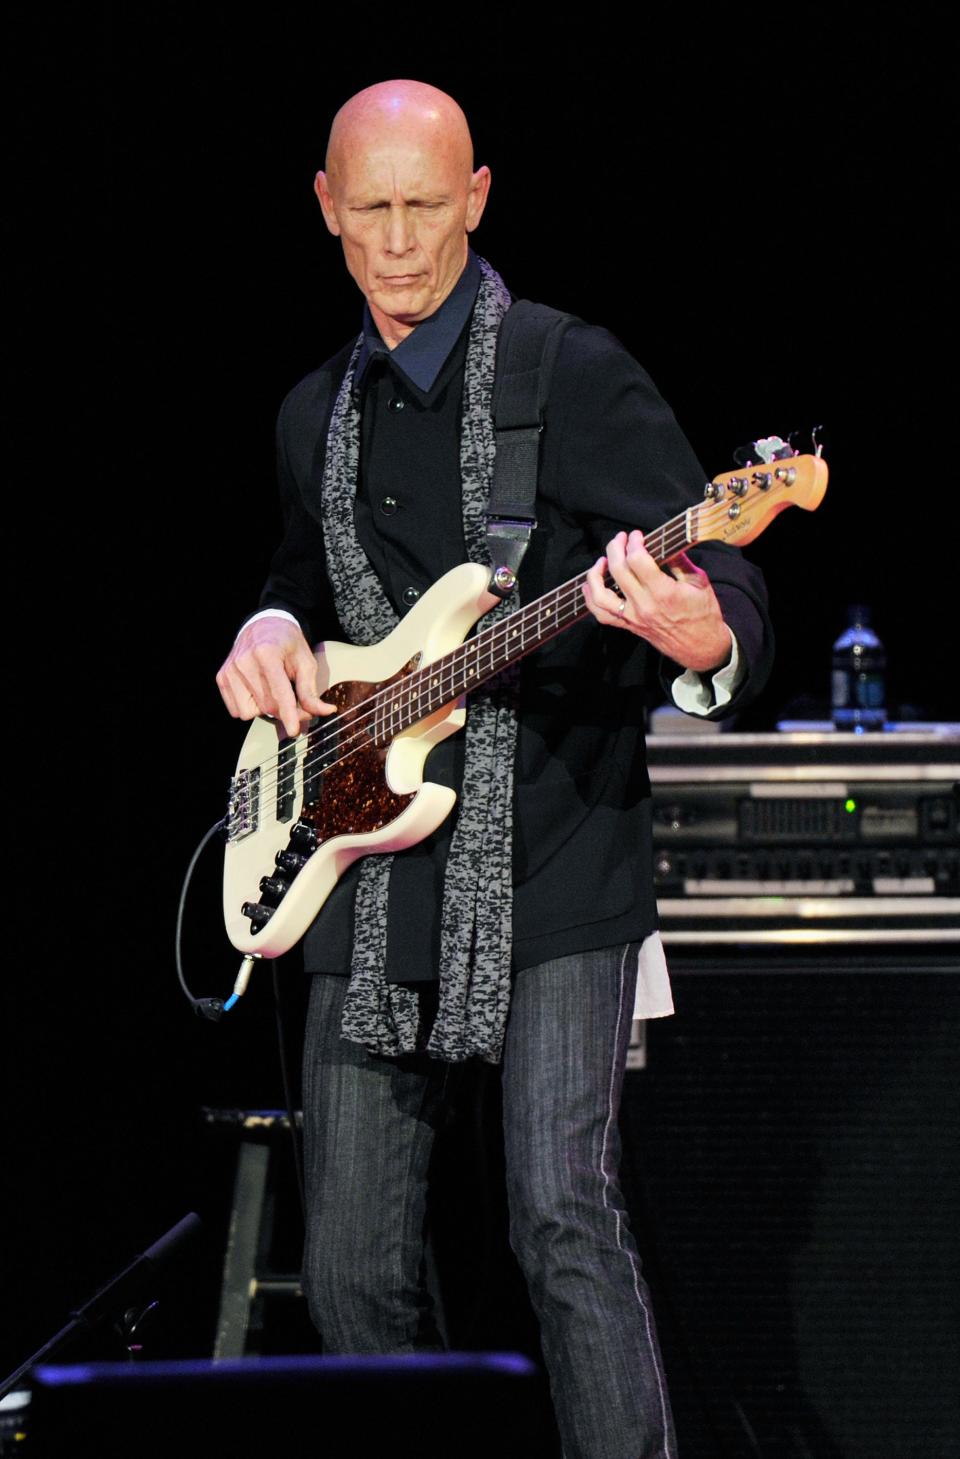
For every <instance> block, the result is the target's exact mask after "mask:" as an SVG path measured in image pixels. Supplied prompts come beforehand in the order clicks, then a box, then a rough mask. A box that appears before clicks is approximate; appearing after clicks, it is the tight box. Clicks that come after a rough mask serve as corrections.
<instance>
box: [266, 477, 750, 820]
mask: <svg viewBox="0 0 960 1459" xmlns="http://www.w3.org/2000/svg"><path fill="white" fill-rule="evenodd" d="M717 505H718V504H716V503H698V504H696V505H695V506H694V507H693V508H692V509H690V511H692V512H695V513H697V514H698V517H699V514H700V513H702V512H704V509H705V508H706V511H707V512H711V513H712V515H714V516H725V515H727V508H726V507H724V508H722V509H721V510H720V511H719V512H717V511H716V510H715V509H716V507H717ZM688 515H689V512H685V513H684V514H683V515H682V517H680V518H676V519H674V520H673V521H671V522H668V523H666V524H665V525H664V527H663V528H660V529H658V530H657V532H656V533H650V534H649V536H648V537H647V539H646V541H647V543H648V544H649V545H652V546H653V547H654V554H651V555H655V553H656V552H657V551H661V550H662V557H661V558H660V559H659V560H660V561H661V562H666V561H667V560H668V558H669V557H675V556H676V555H677V554H678V551H681V550H683V548H684V547H685V546H695V545H696V541H697V540H703V534H701V536H700V537H699V538H697V539H694V540H691V541H688V540H687V537H686V531H685V529H686V526H687V525H688V524H687V520H686V519H687V517H688ZM696 525H698V526H699V525H700V524H699V521H698V522H697V524H696ZM678 529H679V530H680V532H681V536H680V538H679V539H677V538H676V532H677V530H678ZM670 536H672V537H673V538H674V540H673V541H668V540H667V539H668V537H670ZM659 537H662V538H663V539H664V540H663V542H657V541H656V540H653V539H656V538H659ZM585 580H586V574H581V575H580V576H579V577H577V578H574V579H571V580H570V581H569V582H567V583H563V584H561V585H560V587H558V588H555V589H552V590H551V592H549V593H546V594H544V595H543V596H542V597H541V598H539V599H536V600H535V601H534V602H533V603H529V604H527V606H526V607H525V608H523V609H519V610H517V612H516V613H514V614H511V615H510V618H508V619H503V620H502V621H501V622H500V623H498V624H497V625H495V626H494V627H493V628H491V629H489V630H487V633H488V635H489V637H488V638H486V639H484V638H483V637H482V636H478V637H476V638H473V639H470V640H468V642H466V643H464V644H460V645H458V646H457V648H456V649H454V650H451V652H450V653H449V654H448V655H444V656H443V657H442V658H441V659H439V660H437V661H435V662H434V663H432V664H428V665H424V666H423V668H421V669H417V670H415V671H414V672H413V673H412V674H410V675H407V676H405V677H404V678H403V679H401V680H399V681H398V682H397V683H395V684H392V685H390V686H388V687H387V688H386V689H383V688H379V689H377V690H376V691H375V692H374V694H373V695H371V696H369V698H368V699H366V700H361V701H360V703H359V704H358V705H356V706H353V708H352V710H351V711H350V713H351V715H352V718H351V720H350V728H351V730H352V731H353V732H354V733H353V735H352V739H348V740H345V741H344V740H339V733H340V731H339V729H338V727H337V722H338V721H340V720H342V719H343V717H344V712H343V711H341V713H340V714H338V715H336V716H333V717H331V718H328V719H325V720H324V721H323V722H322V723H321V724H320V725H318V726H316V727H315V728H314V729H313V730H311V731H309V732H307V734H306V735H305V736H298V737H297V739H295V740H291V741H289V743H288V744H287V745H286V746H285V747H284V751H283V752H280V753H279V754H278V755H276V756H274V757H272V760H267V761H265V762H263V765H262V766H261V767H259V768H260V769H261V777H260V781H259V783H258V793H259V795H260V796H262V797H265V796H266V795H267V794H268V793H269V794H274V793H275V794H276V795H277V797H279V796H281V795H282V794H283V793H284V791H285V790H286V789H287V786H288V784H290V783H293V782H294V781H295V780H296V776H297V773H298V770H299V771H301V772H302V773H303V774H304V775H307V774H314V775H319V774H322V773H324V772H325V771H326V770H330V769H333V768H334V767H335V766H337V765H339V764H342V763H343V762H344V761H345V760H346V759H348V758H349V757H350V756H351V755H352V754H355V753H356V752H357V750H359V749H361V748H363V747H368V746H369V744H370V739H369V736H368V733H367V729H368V727H369V725H370V722H371V721H373V723H374V724H376V720H377V718H378V716H379V717H380V718H381V719H382V721H383V723H384V724H385V725H386V723H387V722H388V720H389V719H391V718H392V717H393V715H394V713H395V711H396V710H397V708H399V709H400V710H401V712H403V711H406V712H407V713H408V712H409V709H410V704H411V703H412V692H411V691H412V690H414V689H415V688H416V686H417V681H418V680H420V681H422V680H424V679H426V678H429V677H438V678H439V679H440V680H441V683H442V681H443V680H444V679H447V680H448V681H449V688H448V690H446V691H445V690H441V692H442V694H443V698H442V700H441V702H440V703H439V704H436V705H432V704H431V707H430V708H428V709H427V710H426V711H425V712H424V713H423V714H420V715H418V716H417V717H418V718H426V717H427V716H428V715H429V714H432V713H436V712H437V711H438V710H439V709H441V708H443V707H444V706H445V705H446V704H450V703H452V702H453V700H455V699H458V698H460V697H461V695H462V694H463V693H464V692H466V691H467V689H468V688H470V687H476V685H477V683H478V682H483V679H485V678H489V677H492V675H493V674H494V673H496V672H498V671H499V669H500V668H502V667H503V664H501V665H499V666H498V668H497V669H495V668H494V667H493V657H494V655H495V653H496V651H497V650H498V649H501V648H502V647H503V645H504V643H505V641H506V639H507V638H508V637H510V636H511V635H512V633H515V632H520V633H521V641H522V637H523V633H524V631H525V630H526V627H527V626H528V624H529V623H530V622H531V620H532V621H533V622H539V621H540V620H541V619H542V617H543V615H544V612H547V613H548V614H549V616H550V617H551V618H552V619H553V620H554V627H553V628H552V630H551V636H552V635H553V634H555V633H556V632H558V631H562V630H563V629H565V628H567V627H570V626H572V624H573V623H574V622H575V621H576V618H569V619H567V621H565V622H563V623H560V622H559V617H560V614H561V613H564V612H567V611H568V610H569V608H570V607H571V606H572V604H573V603H576V602H579V601H582V600H581V598H580V592H579V589H580V588H581V587H582V585H583V583H584V582H585ZM604 581H605V583H606V585H607V586H608V587H609V586H612V585H613V579H612V578H611V577H610V575H609V574H607V575H606V576H605V579H604ZM550 599H554V600H555V601H553V602H550V601H549V600H550ZM587 611H588V610H586V609H584V610H583V613H582V615H581V614H578V615H577V617H580V616H584V617H585V616H586V613H587ZM545 641H546V636H544V637H538V639H537V641H536V643H532V644H531V645H530V647H529V648H527V649H525V650H524V654H526V653H530V652H533V651H534V650H535V649H536V648H538V647H539V646H540V644H541V643H542V642H545ZM478 650H483V652H479V651H478ZM471 656H472V657H474V658H476V659H477V660H478V662H479V661H480V660H481V659H483V658H485V657H488V658H489V660H490V667H489V669H488V670H487V671H486V672H485V673H483V678H481V679H480V680H477V678H476V675H475V674H473V673H471V674H470V675H469V676H468V677H469V679H472V680H473V681H474V682H473V684H469V683H468V678H467V677H465V678H464V681H463V684H462V687H460V688H459V689H456V690H455V689H454V688H453V683H454V679H455V676H456V673H457V671H462V669H463V666H464V664H465V663H466V662H467V661H468V660H469V659H470V658H471ZM521 656H523V655H517V657H518V658H519V657H521ZM438 671H439V674H438ZM481 672H482V671H481ZM427 697H428V700H429V699H430V693H429V691H428V695H427ZM405 698H406V700H407V702H406V704H404V699H405ZM365 704H366V705H371V706H372V708H371V709H369V710H368V711H367V712H366V714H364V715H361V716H358V715H357V713H356V711H357V709H361V708H363V706H364V705H365ZM415 722H416V720H415V719H410V721H409V723H415ZM407 727H408V725H404V726H403V728H407ZM302 739H305V740H306V742H307V744H306V749H305V751H304V756H303V764H302V766H301V765H299V764H297V763H294V764H293V765H292V766H289V767H288V766H286V765H283V764H282V760H283V757H284V755H287V756H289V755H290V752H291V751H293V752H294V755H296V753H297V751H296V749H295V747H296V746H297V744H298V741H299V740H302ZM331 742H332V745H331ZM328 745H331V748H332V749H333V750H335V751H339V752H342V753H340V754H339V757H338V758H337V759H335V760H332V761H329V762H327V763H324V762H323V751H324V750H325V749H326V748H327V746H328ZM271 764H273V765H274V766H276V768H277V771H278V774H279V773H282V774H283V775H284V777H285V782H286V783H283V782H280V781H278V782H277V786H276V791H275V792H274V786H273V784H272V783H271V781H270V779H269V778H268V776H267V775H264V774H263V773H262V772H263V770H264V769H265V768H266V767H267V766H270V765H271Z"/></svg>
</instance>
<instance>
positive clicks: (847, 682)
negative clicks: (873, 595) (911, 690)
mask: <svg viewBox="0 0 960 1459" xmlns="http://www.w3.org/2000/svg"><path fill="white" fill-rule="evenodd" d="M849 625H850V626H849V627H848V628H847V630H846V632H844V633H841V635H840V637H839V638H838V639H837V641H836V643H835V644H834V645H833V673H832V676H831V695H830V698H831V706H832V712H833V723H834V725H835V727H836V728H837V729H838V730H852V731H853V732H854V733H855V734H860V733H862V732H863V731H864V730H882V729H883V727H884V725H885V724H886V722H887V655H886V653H885V651H884V647H883V644H882V643H881V642H880V640H879V638H878V637H877V635H876V634H875V633H874V631H873V629H872V628H871V627H870V610H869V608H865V607H864V606H863V605H862V604H857V605H856V606H855V607H852V608H850V609H849Z"/></svg>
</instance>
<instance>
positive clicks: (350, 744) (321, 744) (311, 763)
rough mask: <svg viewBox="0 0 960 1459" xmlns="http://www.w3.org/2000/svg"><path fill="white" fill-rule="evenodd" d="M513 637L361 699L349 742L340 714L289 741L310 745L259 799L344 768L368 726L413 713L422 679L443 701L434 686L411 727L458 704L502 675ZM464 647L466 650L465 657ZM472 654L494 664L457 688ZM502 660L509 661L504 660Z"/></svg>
mask: <svg viewBox="0 0 960 1459" xmlns="http://www.w3.org/2000/svg"><path fill="white" fill-rule="evenodd" d="M575 602H576V595H570V594H568V595H567V602H566V604H565V605H564V606H565V607H566V608H569V607H570V606H571V605H572V604H573V603H575ZM530 606H532V605H530ZM562 611H563V609H561V607H560V603H559V601H558V604H557V607H556V609H555V610H554V611H552V612H551V617H552V618H554V619H556V618H557V617H558V615H559V613H560V612H562ZM588 611H589V610H588V609H587V608H586V606H585V605H584V607H583V615H582V616H584V617H585V616H586V615H587V613H588ZM540 616H542V614H539V615H531V620H532V619H534V618H536V617H540ZM578 616H579V615H578ZM505 621H506V620H505ZM575 621H576V619H575V618H567V619H566V620H565V621H564V622H562V623H559V624H557V627H556V628H555V629H554V630H553V631H554V632H556V631H559V630H562V629H563V628H566V627H570V626H572V625H573V623H574V622H575ZM498 627H499V625H498ZM515 631H521V633H522V630H520V629H516V626H515ZM509 636H510V635H505V634H504V633H502V632H498V633H497V634H496V635H491V638H490V639H489V640H487V641H485V642H483V643H482V644H481V643H480V640H478V639H475V638H474V639H471V640H470V641H469V643H468V644H463V645H460V646H459V647H458V649H457V650H454V651H452V652H451V654H450V655H449V656H446V655H445V656H444V659H440V660H437V661H436V662H434V663H431V664H425V665H424V666H423V668H421V669H416V670H414V671H413V673H411V674H409V675H407V676H406V677H405V678H404V679H402V680H400V681H399V682H398V683H396V684H391V685H390V686H389V687H388V688H387V689H385V690H383V689H381V690H378V691H377V692H376V693H375V694H374V695H371V696H370V698H369V699H367V700H363V701H361V704H370V705H372V706H373V707H372V708H371V709H369V710H368V711H367V712H366V713H365V714H363V715H361V716H356V715H354V717H353V718H351V719H349V720H348V721H347V726H346V727H347V728H348V729H349V731H350V732H351V738H349V739H341V738H340V731H339V730H338V728H337V724H338V723H339V722H342V721H344V720H345V719H346V715H345V713H344V712H343V711H341V713H340V714H338V715H336V716H330V717H329V718H328V719H325V720H324V721H322V723H321V725H318V726H317V727H316V728H315V729H313V730H311V731H309V733H308V734H306V735H301V736H299V737H298V739H297V740H291V741H289V743H288V745H287V746H286V747H285V748H286V752H287V754H290V752H291V751H294V747H295V746H296V745H297V744H298V743H299V741H301V740H306V741H307V745H306V749H305V750H304V751H303V763H302V765H299V764H293V765H291V766H286V765H284V764H283V763H282V758H281V757H280V756H278V757H274V758H275V760H277V761H278V764H277V767H276V768H277V774H278V777H279V776H283V777H284V778H283V779H280V778H278V779H277V780H276V784H275V785H274V782H273V780H271V778H270V776H269V775H263V774H262V773H261V776H260V779H259V781H258V785H257V790H258V794H259V795H260V796H261V797H263V796H266V795H268V794H269V795H273V794H275V795H276V796H277V797H278V798H279V797H280V796H282V795H283V794H284V792H285V791H286V790H287V789H288V788H289V786H290V784H292V783H293V782H294V781H295V780H296V777H297V773H298V771H300V773H302V775H303V776H304V777H306V776H308V775H319V774H322V773H324V772H325V771H327V770H332V769H333V768H334V767H335V766H337V765H340V764H342V763H343V761H344V760H347V759H349V757H350V756H351V755H352V754H355V753H356V752H357V751H358V750H360V749H362V748H365V747H366V748H369V747H370V744H371V740H370V736H369V734H368V730H369V727H370V725H371V724H373V725H374V726H375V725H376V722H377V720H378V719H379V720H381V721H382V722H383V724H384V725H385V726H386V724H387V723H388V721H389V720H390V719H391V718H392V717H393V716H394V714H395V713H396V711H397V709H398V708H399V709H401V710H404V709H409V707H410V704H411V703H412V691H413V690H415V689H416V686H417V681H418V680H420V681H423V680H425V679H427V678H430V677H433V678H435V679H437V680H439V681H440V685H441V688H440V695H441V697H440V699H439V702H438V703H433V696H434V694H435V693H436V687H437V686H436V685H434V686H431V687H430V688H428V689H427V691H426V693H425V695H424V697H425V698H426V699H427V700H428V701H429V704H430V707H429V708H427V709H425V710H423V712H422V713H418V714H417V715H416V716H415V717H414V718H412V719H411V720H410V721H409V722H410V723H411V724H413V723H416V721H417V719H425V718H427V716H428V715H430V714H435V713H437V712H438V710H440V709H442V708H444V707H445V705H447V704H451V703H452V702H453V701H454V700H456V699H459V698H460V697H461V696H462V695H463V694H464V693H465V692H466V691H467V689H468V688H475V687H477V685H478V684H479V683H482V682H484V680H485V679H487V678H491V677H492V676H493V675H494V674H495V673H498V672H499V671H500V669H502V668H503V667H504V664H503V663H501V664H499V665H497V666H496V667H494V666H493V659H494V657H495V655H496V652H497V650H498V649H501V648H502V647H503V646H504V645H505V643H506V641H507V638H508V637H509ZM546 638H547V635H544V636H543V637H538V638H537V640H536V642H531V644H530V645H529V647H528V648H526V649H525V650H524V653H523V654H522V655H521V654H518V655H517V656H516V657H517V658H520V657H523V656H525V654H527V653H532V652H533V651H534V650H535V649H536V648H539V646H540V644H541V643H544V642H546ZM478 644H479V645H480V647H481V648H482V652H477V646H478ZM461 649H463V650H465V652H463V653H461V652H460V650H461ZM471 655H473V656H475V657H476V658H477V660H478V664H479V662H480V661H481V660H483V659H488V660H489V661H490V667H489V668H488V669H487V670H486V671H484V670H482V669H481V670H480V671H479V673H478V674H471V675H470V676H469V679H470V680H471V681H472V682H469V683H468V680H467V678H466V677H465V678H464V680H463V683H462V685H461V687H459V688H454V684H455V682H456V677H457V672H458V671H462V669H463V666H464V663H466V662H467V661H468V660H469V658H470V657H471ZM504 662H508V661H506V660H505V661H504ZM441 665H442V666H443V667H442V671H441V672H440V673H438V672H437V671H438V669H440V668H441ZM443 685H446V686H447V687H442V686H443ZM405 696H407V703H406V704H404V702H403V701H404V698H405ZM407 727H408V726H407V725H404V726H403V728H407ZM328 748H329V750H330V751H331V752H340V753H339V755H338V758H337V759H334V760H329V761H326V762H325V761H324V753H323V752H324V751H325V750H327V749H328Z"/></svg>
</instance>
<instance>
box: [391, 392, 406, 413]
mask: <svg viewBox="0 0 960 1459" xmlns="http://www.w3.org/2000/svg"><path fill="white" fill-rule="evenodd" d="M403 406H404V402H403V401H402V400H401V399H400V397H399V395H394V396H393V397H392V399H390V400H388V401H387V409H388V410H402V409H403Z"/></svg>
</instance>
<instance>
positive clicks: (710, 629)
mask: <svg viewBox="0 0 960 1459" xmlns="http://www.w3.org/2000/svg"><path fill="white" fill-rule="evenodd" d="M607 572H609V573H610V575H611V577H612V578H613V580H614V582H615V583H616V584H617V587H618V588H619V589H620V593H622V594H623V596H622V597H620V596H619V595H618V594H617V593H616V592H614V590H613V589H612V588H607V587H604V584H603V579H604V575H605V574H606V573H607ZM583 596H584V599H585V601H586V604H587V607H588V608H589V609H590V612H591V613H592V614H593V616H594V618H596V620H597V622H598V623H604V624H607V625H609V626H610V627H611V628H626V629H629V631H630V632H631V633H636V634H638V635H639V636H640V637H641V638H645V639H646V640H647V642H648V643H651V644H652V645H653V647H654V648H656V649H659V650H660V652H661V653H662V654H665V655H666V656H667V658H670V659H673V660H674V662H675V663H678V664H681V665H682V666H683V668H685V669H693V670H695V671H696V672H697V673H701V674H703V673H708V672H710V671H711V670H713V669H718V668H720V667H722V665H723V664H725V663H726V662H727V660H728V659H729V657H730V641H731V635H730V630H729V628H728V627H727V625H726V624H725V623H724V621H723V614H722V613H721V611H720V604H719V603H718V602H717V595H716V593H715V592H714V591H713V587H712V586H711V583H710V579H709V578H708V577H707V575H706V573H705V572H703V571H702V569H701V568H699V567H697V566H696V564H695V563H693V562H691V561H690V559H689V557H687V556H686V554H685V553H684V554H681V556H680V557H675V558H672V559H671V562H670V567H669V571H668V572H664V571H663V570H662V569H661V568H660V567H658V566H657V564H656V562H655V561H654V560H653V558H652V557H651V556H650V554H649V552H648V551H647V549H646V548H645V547H644V545H643V533H642V532H638V531H633V532H631V533H630V534H629V536H628V535H627V533H626V532H618V533H617V535H616V537H614V538H613V540H612V541H611V542H608V543H607V555H606V557H600V558H598V559H597V561H596V562H595V563H594V565H593V567H592V568H591V569H590V571H589V572H588V573H587V581H586V584H585V586H584V589H583Z"/></svg>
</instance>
